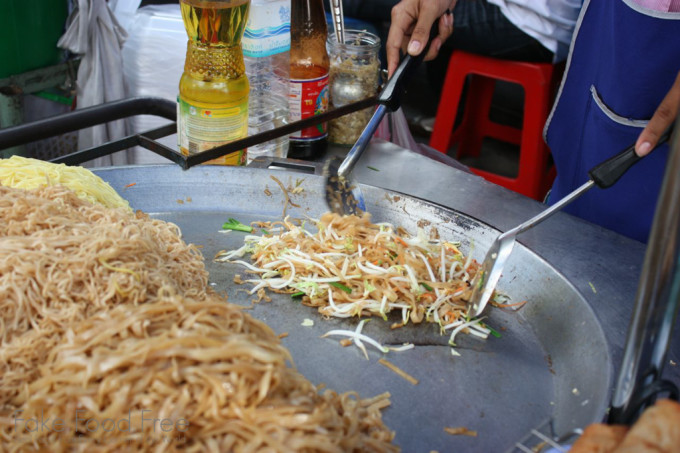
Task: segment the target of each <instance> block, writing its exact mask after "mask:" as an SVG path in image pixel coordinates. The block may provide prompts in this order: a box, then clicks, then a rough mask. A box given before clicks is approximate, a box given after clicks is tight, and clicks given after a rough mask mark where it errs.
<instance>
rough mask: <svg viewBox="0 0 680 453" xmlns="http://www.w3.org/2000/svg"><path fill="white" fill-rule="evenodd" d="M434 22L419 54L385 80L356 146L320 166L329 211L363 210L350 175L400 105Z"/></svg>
mask: <svg viewBox="0 0 680 453" xmlns="http://www.w3.org/2000/svg"><path fill="white" fill-rule="evenodd" d="M437 23H438V22H435V23H434V25H433V26H432V30H431V31H430V39H429V40H428V41H427V44H426V45H425V48H424V49H423V51H422V52H421V53H420V54H419V55H418V56H416V57H412V56H411V55H408V54H407V55H406V56H405V57H404V58H402V60H401V62H400V63H399V66H398V67H397V69H396V70H395V71H394V74H392V77H390V80H388V81H387V84H386V85H385V87H384V88H383V90H382V91H381V92H380V95H379V96H378V108H377V109H376V110H375V113H373V116H372V117H371V119H370V121H369V122H368V124H367V125H366V127H365V128H364V130H363V131H362V132H361V135H360V136H359V138H358V139H357V141H356V143H355V144H354V146H352V148H351V149H350V150H349V153H347V156H346V157H345V159H344V160H343V159H342V158H340V157H333V158H331V159H329V160H328V161H327V162H326V164H325V166H324V176H325V178H326V187H325V189H326V202H327V203H328V207H329V208H330V210H331V211H332V212H335V213H337V214H340V215H350V214H354V215H357V214H359V213H360V212H361V211H365V210H366V203H365V201H364V196H363V195H362V193H361V190H360V189H359V187H358V186H357V185H356V184H354V183H353V182H352V181H351V178H350V174H351V173H352V170H353V169H354V166H355V165H356V163H357V161H358V160H359V158H360V157H361V155H362V154H363V152H364V150H365V149H366V147H367V146H368V143H369V142H370V141H371V138H372V137H373V134H375V131H376V130H377V129H378V125H380V122H381V121H382V119H383V118H384V117H385V114H387V112H388V111H389V112H394V111H395V110H397V109H398V108H399V106H400V105H401V96H402V94H403V92H404V87H405V85H406V83H407V82H408V80H409V79H410V78H411V76H412V75H413V73H414V70H415V68H417V67H418V65H420V63H421V62H422V61H423V59H424V58H425V55H426V54H427V51H428V49H429V48H430V43H431V42H432V39H433V38H434V37H435V36H436V35H437Z"/></svg>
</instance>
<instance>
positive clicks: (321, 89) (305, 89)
mask: <svg viewBox="0 0 680 453" xmlns="http://www.w3.org/2000/svg"><path fill="white" fill-rule="evenodd" d="M289 93H290V94H289V96H290V97H289V105H290V120H291V122H293V121H299V120H302V119H305V118H309V117H310V116H314V115H319V114H321V113H324V112H326V110H328V75H325V76H323V77H319V78H316V79H306V80H295V79H293V80H291V81H290V92H289ZM327 134H328V128H327V125H326V123H322V124H318V125H316V126H313V127H308V128H306V129H303V130H301V131H299V132H296V133H294V134H291V136H290V138H293V139H303V140H304V139H315V138H320V137H325V136H326V135H327Z"/></svg>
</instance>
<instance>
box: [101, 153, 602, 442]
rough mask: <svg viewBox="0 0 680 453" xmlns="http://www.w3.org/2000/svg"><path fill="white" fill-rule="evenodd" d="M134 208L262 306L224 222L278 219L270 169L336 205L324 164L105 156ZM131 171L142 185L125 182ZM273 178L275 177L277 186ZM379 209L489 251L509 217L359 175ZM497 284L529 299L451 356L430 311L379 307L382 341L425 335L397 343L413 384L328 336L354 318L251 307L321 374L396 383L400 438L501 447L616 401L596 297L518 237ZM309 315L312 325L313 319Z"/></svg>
mask: <svg viewBox="0 0 680 453" xmlns="http://www.w3.org/2000/svg"><path fill="white" fill-rule="evenodd" d="M96 173H97V174H98V175H99V176H101V177H102V178H104V179H105V180H106V181H108V182H109V183H110V184H111V185H112V186H113V187H114V188H115V189H116V190H118V191H119V193H121V194H122V195H123V196H124V197H125V198H127V199H128V200H129V201H130V203H131V205H132V206H133V207H134V208H135V209H141V210H143V211H145V212H147V213H149V214H151V215H152V216H154V217H157V218H161V219H164V220H168V221H171V222H173V223H176V224H177V225H179V227H180V228H181V230H182V233H183V235H184V239H185V240H186V241H187V242H192V243H195V244H197V245H201V246H203V249H202V251H203V253H204V256H205V257H206V265H207V267H208V270H209V272H210V279H211V282H212V284H213V286H214V287H215V289H217V290H218V291H227V293H228V296H229V301H230V302H232V303H236V304H239V305H244V306H251V304H252V303H251V300H252V299H253V298H254V297H253V296H249V295H248V294H247V293H246V292H245V291H243V290H244V289H246V288H247V286H237V285H235V284H234V283H233V276H234V274H237V273H238V274H241V275H244V270H243V268H242V267H241V266H238V265H233V264H225V263H214V262H212V257H213V256H214V255H215V254H216V253H217V252H218V251H220V250H223V249H231V248H236V247H239V246H240V245H241V244H242V241H243V235H242V233H239V232H230V233H228V234H222V233H218V230H219V229H220V228H221V225H222V223H224V222H225V221H226V220H227V219H228V218H229V217H234V218H237V219H238V220H240V221H241V222H243V223H248V222H250V221H253V220H273V219H280V217H281V214H282V211H283V202H284V195H283V193H282V192H281V190H280V188H279V187H278V185H277V184H276V183H275V182H274V181H273V180H272V179H271V178H270V176H271V175H275V176H276V177H277V178H279V179H280V180H281V181H282V182H283V183H284V184H286V185H288V183H289V181H291V180H292V181H295V180H297V179H302V180H303V182H302V187H303V188H304V192H303V193H302V194H299V195H295V196H293V200H294V201H295V203H297V204H299V205H300V209H291V208H289V209H288V213H290V214H292V215H294V216H304V215H308V216H312V217H317V216H319V215H320V214H322V213H323V212H326V211H327V210H328V208H327V206H326V205H325V202H324V197H323V193H324V181H323V178H322V177H321V176H316V175H305V174H300V173H292V172H285V171H276V170H266V169H257V168H243V167H213V166H202V167H195V168H193V169H191V170H189V171H183V170H181V169H180V168H179V167H177V166H147V167H117V168H108V169H100V170H97V171H96ZM132 183H134V184H135V185H134V186H130V187H127V188H126V186H128V185H130V184H132ZM267 189H268V190H267ZM361 190H362V191H363V193H364V196H365V199H366V204H367V208H368V211H369V212H371V213H372V215H373V220H374V221H388V222H392V223H394V224H397V225H401V226H403V227H405V228H406V229H407V230H409V231H410V232H412V233H415V231H416V227H417V224H418V222H420V223H421V225H422V224H427V225H429V226H428V227H427V228H431V227H433V226H434V227H436V228H437V229H438V231H439V234H440V236H441V237H442V238H449V239H451V240H460V241H461V242H462V250H463V251H464V252H465V253H472V255H473V257H474V258H475V259H477V260H478V261H479V260H481V259H482V258H483V253H484V251H485V250H486V249H487V248H488V247H489V245H490V244H491V242H492V241H493V239H494V238H495V236H496V235H497V234H498V231H496V230H494V229H492V228H490V227H488V226H487V225H484V224H482V223H480V222H478V221H476V220H474V219H472V218H470V217H467V216H466V215H464V214H462V213H459V212H455V211H453V210H450V209H447V208H443V207H441V206H437V205H434V204H432V203H429V202H426V201H422V200H419V199H416V198H412V197H409V196H405V195H401V194H397V193H394V192H389V191H386V190H383V189H379V188H376V187H373V186H364V185H362V187H361ZM499 289H500V290H501V291H503V292H505V293H507V294H508V295H510V296H511V298H512V300H513V301H522V300H525V299H526V300H528V301H530V303H528V304H526V305H525V306H524V307H523V308H522V309H521V310H519V311H518V312H513V313H507V312H503V311H501V310H498V309H496V310H489V313H488V314H489V319H488V322H489V323H490V325H492V326H493V327H494V328H495V329H496V330H499V331H500V332H501V333H502V337H501V338H495V337H490V338H489V339H488V340H486V341H481V340H477V339H475V338H472V337H469V336H460V337H458V341H457V343H458V344H459V349H458V350H459V352H460V353H461V356H460V357H453V356H452V355H451V353H450V350H449V349H450V348H449V347H448V346H447V345H446V342H447V339H448V337H442V336H440V335H439V332H438V328H437V326H435V325H431V324H427V325H426V324H421V325H418V326H415V327H414V326H411V325H409V326H407V327H406V328H402V329H397V330H390V329H389V323H383V322H382V321H381V320H379V319H377V318H376V319H375V320H374V321H373V322H371V323H368V324H367V325H366V326H365V327H364V333H366V334H368V335H369V336H371V337H373V338H375V339H376V340H378V341H380V342H381V343H384V344H385V343H388V344H389V343H392V344H401V343H404V342H413V343H415V344H416V348H415V349H413V350H408V351H404V352H390V353H389V354H387V355H386V357H385V358H386V359H387V360H389V361H390V362H392V363H394V364H395V365H397V366H398V367H400V368H401V369H403V370H404V371H406V372H407V373H409V374H411V375H412V376H413V377H415V378H416V379H418V380H419V383H418V384H417V385H412V384H411V383H409V382H407V381H406V380H404V379H403V378H401V377H399V376H398V375H396V374H395V373H394V372H392V371H390V370H389V369H387V368H385V367H384V366H382V365H381V364H379V363H378V359H379V358H380V357H381V354H380V353H378V352H377V351H375V350H373V351H370V350H369V357H370V360H368V361H367V360H366V359H365V358H364V356H363V354H362V353H361V352H360V351H359V350H358V349H356V348H352V347H350V348H343V347H341V346H340V345H339V343H338V341H337V338H320V336H321V335H322V334H324V333H325V332H327V331H328V330H331V329H335V328H347V329H353V328H354V327H355V326H356V324H357V322H358V321H357V320H356V319H332V320H324V319H322V318H321V316H320V315H319V314H318V313H317V312H316V310H315V309H312V308H309V307H305V306H302V305H300V304H299V303H296V302H293V301H292V300H291V298H290V297H289V296H285V295H277V294H271V297H272V302H269V303H266V302H262V303H259V304H256V305H254V306H253V307H252V310H251V311H250V312H251V313H252V315H253V316H255V317H256V318H259V319H261V320H263V321H265V322H266V323H267V324H269V325H270V326H271V327H272V328H273V329H274V330H275V331H276V332H277V333H284V332H285V333H287V334H288V336H286V337H285V338H283V340H282V342H283V344H284V345H285V346H286V347H288V348H289V349H290V351H291V353H292V356H293V359H294V361H295V365H296V366H297V368H298V369H299V370H300V371H301V372H302V373H303V374H304V375H305V376H306V377H307V378H308V379H310V380H311V381H312V382H313V383H315V384H321V383H323V384H326V386H327V387H328V388H331V389H334V390H337V391H340V392H344V391H349V390H356V391H357V392H358V393H359V395H360V396H361V397H364V398H366V397H371V396H375V395H378V394H380V393H383V392H385V391H389V392H390V393H391V401H392V405H391V407H389V408H387V409H386V410H385V412H384V421H385V423H386V424H387V425H388V426H389V427H390V428H391V429H393V430H395V431H396V438H395V443H396V444H398V445H399V446H401V447H402V450H403V451H407V452H419V451H422V452H427V451H431V450H437V451H440V452H448V451H504V450H507V449H509V448H511V447H513V445H514V444H515V442H517V441H518V440H520V438H522V437H523V436H524V435H525V434H526V433H528V432H529V431H530V430H531V429H533V428H535V427H537V426H539V425H541V424H542V423H543V422H544V421H545V420H547V419H553V421H554V428H555V431H556V433H557V434H563V433H567V432H568V431H570V430H572V429H574V428H578V427H583V426H585V425H586V424H589V423H591V422H594V421H599V420H600V419H601V418H602V416H603V414H604V411H605V409H606V408H607V406H608V403H609V390H610V388H611V385H612V372H613V367H612V359H611V356H610V352H609V347H608V346H607V342H606V341H605V336H604V333H603V331H602V328H601V326H600V324H599V322H598V320H597V319H596V317H595V315H594V313H593V312H592V310H591V309H590V307H589V305H588V304H587V302H586V301H585V299H584V298H583V297H582V296H581V295H580V294H579V293H578V291H577V290H576V289H575V288H574V286H572V284H571V283H570V282H568V281H567V280H566V279H565V278H564V277H563V276H562V275H561V274H560V273H558V272H557V271H556V270H555V269H554V268H552V267H551V266H550V264H549V263H547V262H545V261H544V260H542V259H541V258H540V257H539V256H537V255H536V254H534V253H533V252H532V251H531V250H529V249H527V248H526V247H524V246H522V245H520V244H518V245H517V248H516V250H515V252H514V254H513V256H512V257H511V259H510V260H509V261H508V264H507V268H506V271H505V273H504V277H503V280H502V281H501V284H499ZM305 318H309V319H312V320H313V321H314V325H313V326H311V327H304V326H302V325H301V324H302V321H303V320H304V319H305ZM461 426H462V427H466V428H468V429H471V430H475V431H477V432H478V436H477V437H469V436H452V435H449V434H447V433H446V432H445V431H444V428H445V427H461Z"/></svg>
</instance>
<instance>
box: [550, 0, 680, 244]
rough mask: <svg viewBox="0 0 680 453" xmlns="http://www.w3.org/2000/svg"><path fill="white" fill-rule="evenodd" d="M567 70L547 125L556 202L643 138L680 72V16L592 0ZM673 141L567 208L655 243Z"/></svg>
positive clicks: (616, 0)
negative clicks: (651, 233)
mask: <svg viewBox="0 0 680 453" xmlns="http://www.w3.org/2000/svg"><path fill="white" fill-rule="evenodd" d="M579 21H580V22H579V23H578V24H577V28H576V31H575V34H574V42H573V43H572V49H571V51H570V55H569V59H568V61H567V69H566V75H565V77H564V79H563V80H562V86H561V87H560V92H559V93H558V98H557V100H556V103H555V106H554V108H553V111H552V112H551V114H550V117H549V118H548V122H547V124H546V141H547V143H548V146H549V147H550V150H551V151H552V155H553V158H554V160H555V167H556V169H557V178H556V179H555V183H554V184H553V188H552V191H551V193H550V199H549V201H548V203H550V204H552V203H555V202H556V201H558V200H560V199H561V198H562V197H564V196H565V195H567V194H569V193H570V192H571V191H573V190H574V189H576V188H577V187H578V186H580V185H581V184H582V183H584V182H586V181H587V180H588V171H589V170H590V169H591V168H592V167H594V166H595V165H597V164H599V163H600V162H602V161H604V160H605V159H607V158H609V157H611V156H613V155H614V154H616V153H618V152H620V151H622V150H623V149H625V148H627V147H628V146H630V145H631V144H633V143H635V141H636V140H637V138H638V136H639V135H640V132H641V131H642V129H643V128H644V127H645V125H646V124H647V122H648V121H649V119H650V118H651V117H652V115H653V114H654V111H655V110H656V108H657V107H658V106H659V104H660V103H661V100H662V99H663V98H664V96H665V95H666V94H667V93H668V90H669V89H670V87H671V86H672V85H673V82H674V80H675V77H676V76H677V74H678V70H680V13H660V12H656V11H650V10H647V9H643V8H641V7H639V6H637V4H636V3H634V2H633V1H632V0H593V1H586V2H585V3H584V5H583V10H582V12H581V16H580V19H579ZM667 157H668V145H664V146H662V147H659V148H658V149H657V150H655V151H653V152H652V153H651V154H649V155H647V156H646V157H645V158H644V159H642V160H641V161H640V162H638V163H637V164H636V165H635V166H634V167H633V168H632V169H630V170H629V171H628V173H627V174H625V175H624V176H623V177H622V178H621V179H620V180H619V181H618V182H617V183H616V185H614V186H612V187H610V188H608V189H599V188H593V189H591V190H590V191H589V192H587V193H586V194H585V195H583V196H582V197H581V198H579V199H577V200H576V201H575V202H573V203H572V204H571V205H569V206H567V207H566V209H565V211H567V212H569V213H571V214H574V215H576V216H578V217H581V218H583V219H586V220H589V221H591V222H593V223H596V224H599V225H602V226H603V227H605V228H609V229H611V230H614V231H617V232H619V233H621V234H624V235H626V236H629V237H631V238H634V239H637V240H639V241H642V242H646V241H647V237H648V235H649V231H650V227H651V223H652V220H653V216H654V210H655V208H656V201H657V196H658V194H659V190H660V188H661V182H662V179H663V173H664V167H665V164H666V159H667Z"/></svg>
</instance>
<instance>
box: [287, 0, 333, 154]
mask: <svg viewBox="0 0 680 453" xmlns="http://www.w3.org/2000/svg"><path fill="white" fill-rule="evenodd" d="M327 35H328V28H327V26H326V14H325V13H324V9H323V0H291V17H290V39H291V42H290V90H289V99H290V104H289V107H290V121H291V122H293V121H298V120H300V119H304V118H308V117H310V116H313V115H317V114H320V113H324V112H326V110H328V98H329V94H328V71H329V68H330V61H329V58H328V52H327V51H326V37H327ZM327 146H328V129H327V124H326V123H322V124H319V125H317V126H313V127H309V128H306V129H303V130H302V131H299V132H296V133H293V134H291V136H290V146H289V150H288V157H292V158H294V159H308V160H313V159H316V158H319V157H321V156H322V155H323V153H325V151H326V148H327Z"/></svg>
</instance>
